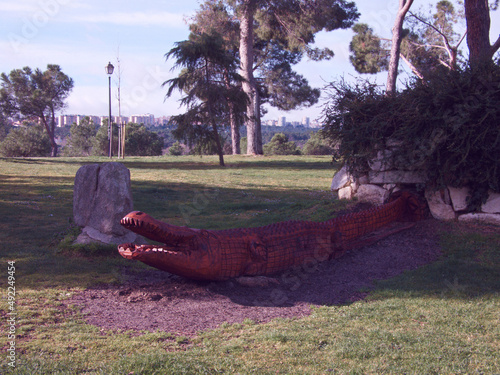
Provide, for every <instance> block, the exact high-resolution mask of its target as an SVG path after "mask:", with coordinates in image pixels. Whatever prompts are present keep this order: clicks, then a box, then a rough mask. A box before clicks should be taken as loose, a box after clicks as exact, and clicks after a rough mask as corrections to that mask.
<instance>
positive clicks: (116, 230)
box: [73, 163, 137, 243]
mask: <svg viewBox="0 0 500 375" xmlns="http://www.w3.org/2000/svg"><path fill="white" fill-rule="evenodd" d="M132 210H133V201H132V189H131V187H130V171H129V170H128V169H127V168H126V167H125V166H124V165H123V164H121V163H103V164H91V165H85V166H83V167H81V168H80V169H79V170H78V172H77V173H76V176H75V187H74V194H73V217H74V220H75V223H76V224H77V225H78V226H80V227H85V230H84V232H83V233H82V238H80V240H81V241H87V240H88V238H90V239H95V240H97V241H99V242H105V243H119V242H120V241H121V239H122V238H124V237H127V236H128V237H127V238H132V237H131V235H130V233H132V232H130V231H129V230H128V229H125V228H124V227H122V226H121V225H120V220H121V219H122V218H123V217H124V216H125V215H126V214H128V213H129V212H130V211H132ZM136 237H137V236H135V237H134V238H136ZM133 241H134V240H132V241H123V242H133Z"/></svg>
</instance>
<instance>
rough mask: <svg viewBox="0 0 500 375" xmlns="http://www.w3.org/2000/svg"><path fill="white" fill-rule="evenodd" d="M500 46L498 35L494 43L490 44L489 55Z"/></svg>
mask: <svg viewBox="0 0 500 375" xmlns="http://www.w3.org/2000/svg"><path fill="white" fill-rule="evenodd" d="M499 48H500V35H499V36H498V39H497V40H496V42H495V43H493V45H492V46H491V56H493V55H494V54H495V52H496V51H498V49H499Z"/></svg>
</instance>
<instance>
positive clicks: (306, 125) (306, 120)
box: [302, 117, 311, 128]
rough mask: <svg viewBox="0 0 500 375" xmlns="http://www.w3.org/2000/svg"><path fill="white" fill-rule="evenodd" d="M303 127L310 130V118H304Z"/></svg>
mask: <svg viewBox="0 0 500 375" xmlns="http://www.w3.org/2000/svg"><path fill="white" fill-rule="evenodd" d="M302 125H303V126H304V127H305V128H308V127H310V126H311V121H310V120H309V117H303V118H302Z"/></svg>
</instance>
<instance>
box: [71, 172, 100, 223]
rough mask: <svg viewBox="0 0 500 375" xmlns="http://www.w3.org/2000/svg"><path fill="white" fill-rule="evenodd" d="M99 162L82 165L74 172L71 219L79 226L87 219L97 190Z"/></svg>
mask: <svg viewBox="0 0 500 375" xmlns="http://www.w3.org/2000/svg"><path fill="white" fill-rule="evenodd" d="M99 169H100V167H99V164H90V165H84V166H83V167H81V168H80V169H78V171H77V172H76V176H75V185H74V188H73V219H74V221H75V224H76V225H78V226H79V227H84V226H86V225H87V222H88V221H89V218H90V215H91V214H92V209H93V207H94V199H95V194H96V191H97V181H98V175H99Z"/></svg>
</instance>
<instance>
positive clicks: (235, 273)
mask: <svg viewBox="0 0 500 375" xmlns="http://www.w3.org/2000/svg"><path fill="white" fill-rule="evenodd" d="M424 212H425V206H423V205H422V203H421V202H420V200H419V199H418V198H417V197H416V196H414V195H412V194H410V193H408V192H400V194H399V196H398V197H395V198H393V200H392V201H390V202H389V203H387V204H384V205H382V206H379V207H374V208H371V209H369V210H365V211H361V212H357V213H352V214H348V215H343V216H339V217H336V218H334V219H331V220H328V221H325V222H321V223H317V222H311V221H285V222H281V223H277V224H271V225H268V226H264V227H258V228H241V229H227V230H203V229H191V228H187V227H178V226H174V225H170V224H167V223H164V222H161V221H159V220H156V219H154V218H152V217H151V216H149V215H147V214H145V213H143V212H140V211H134V212H131V213H129V214H128V215H127V216H125V217H124V218H123V219H122V220H121V225H123V226H124V227H126V228H128V229H130V230H132V231H134V232H135V233H138V234H140V235H142V236H144V237H147V238H149V239H151V240H153V241H156V242H160V243H162V244H164V245H135V244H122V245H119V246H118V251H119V253H120V254H121V255H122V256H123V257H124V258H127V259H135V260H139V261H141V262H144V263H146V264H148V265H150V266H153V267H156V268H158V269H161V270H164V271H167V272H170V273H173V274H176V275H180V276H184V277H187V278H191V279H196V280H227V279H231V278H235V277H240V276H257V275H261V276H267V275H272V274H276V273H278V272H280V271H284V270H286V269H288V268H290V267H293V266H300V265H304V264H306V263H307V262H309V261H314V262H318V261H324V260H327V259H333V258H337V257H339V256H341V255H342V254H343V253H345V251H346V250H348V249H352V248H356V247H360V246H364V245H366V244H368V243H372V242H375V241H377V240H379V239H380V238H383V237H386V236H387V235H390V234H392V233H395V232H397V231H399V230H402V229H406V228H408V227H409V226H408V225H406V226H403V227H399V228H398V229H396V230H392V231H389V232H387V231H386V232H385V233H383V234H382V235H375V236H374V237H373V238H366V235H367V234H368V233H371V232H373V231H376V230H377V229H379V228H382V227H384V226H387V225H388V224H390V223H392V222H394V221H401V220H405V221H416V220H419V219H421V218H423V216H424ZM411 225H413V224H411ZM411 225H410V226H411Z"/></svg>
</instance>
